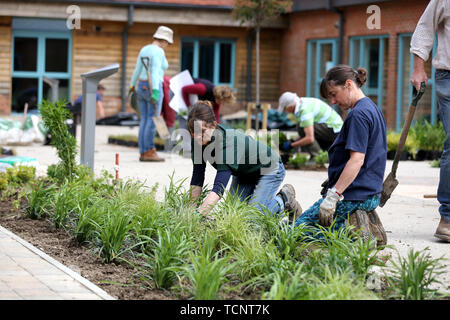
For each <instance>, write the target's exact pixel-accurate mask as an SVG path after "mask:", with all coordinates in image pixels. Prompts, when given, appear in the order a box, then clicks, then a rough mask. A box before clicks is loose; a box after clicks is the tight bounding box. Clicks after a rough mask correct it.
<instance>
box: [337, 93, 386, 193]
mask: <svg viewBox="0 0 450 320" xmlns="http://www.w3.org/2000/svg"><path fill="white" fill-rule="evenodd" d="M350 150H352V151H356V152H361V153H364V154H365V158H364V164H363V165H362V167H361V169H360V171H359V173H358V175H357V176H356V178H355V180H354V181H353V182H352V183H351V184H350V185H349V186H348V187H347V189H346V190H345V191H344V193H343V196H344V201H345V200H367V199H369V198H370V197H372V196H374V195H376V194H379V193H381V190H382V189H383V178H384V171H385V169H386V152H387V150H386V121H385V119H384V117H383V113H382V112H381V110H380V109H379V108H378V107H377V105H376V104H375V103H373V101H372V100H370V99H369V98H367V97H365V98H362V99H360V100H358V101H357V102H356V104H355V106H354V107H353V109H352V111H351V112H349V113H348V115H347V117H346V119H345V121H344V124H343V126H342V129H341V132H340V133H339V135H338V136H337V138H336V140H335V141H334V143H333V144H332V146H331V147H330V149H329V150H328V157H329V163H330V165H329V167H328V181H329V183H328V187H329V188H331V187H333V186H334V185H335V184H336V182H337V181H338V179H339V176H340V175H341V173H342V171H343V170H344V167H345V165H346V164H347V161H348V160H349V159H350Z"/></svg>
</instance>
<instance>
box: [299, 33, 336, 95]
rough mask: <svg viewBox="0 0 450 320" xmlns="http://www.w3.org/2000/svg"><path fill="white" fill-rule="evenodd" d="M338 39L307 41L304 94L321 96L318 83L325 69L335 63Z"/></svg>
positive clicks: (325, 71)
mask: <svg viewBox="0 0 450 320" xmlns="http://www.w3.org/2000/svg"><path fill="white" fill-rule="evenodd" d="M337 41H338V39H318V40H309V41H308V65H307V79H306V94H307V96H308V97H315V98H319V99H320V98H321V96H320V83H321V81H322V78H323V77H324V76H325V74H326V73H327V71H328V70H329V69H331V68H332V67H334V66H335V65H336V64H337Z"/></svg>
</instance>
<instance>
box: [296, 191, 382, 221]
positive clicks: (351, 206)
mask: <svg viewBox="0 0 450 320" xmlns="http://www.w3.org/2000/svg"><path fill="white" fill-rule="evenodd" d="M323 199H325V198H322V199H320V200H318V201H316V202H315V203H314V204H313V205H312V206H311V207H310V208H308V210H306V211H305V212H303V214H302V215H301V216H300V217H298V218H297V220H295V225H294V226H295V227H298V226H299V225H300V224H306V225H308V226H313V227H314V226H317V225H318V224H319V208H320V204H321V203H322V201H323ZM379 204H380V195H375V196H372V197H370V198H369V199H367V200H365V201H351V200H350V201H346V200H343V201H339V202H338V203H337V205H336V212H335V213H334V219H336V223H335V224H334V225H333V227H332V228H331V230H339V229H341V228H343V227H345V220H346V219H347V218H348V217H349V215H350V214H352V213H353V212H355V211H356V210H363V211H366V212H370V211H372V210H375V208H376V207H378V205H379Z"/></svg>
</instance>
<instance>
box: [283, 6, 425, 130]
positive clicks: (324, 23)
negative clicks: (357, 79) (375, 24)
mask: <svg viewBox="0 0 450 320" xmlns="http://www.w3.org/2000/svg"><path fill="white" fill-rule="evenodd" d="M374 4H377V5H378V6H379V7H380V9H381V29H379V30H369V29H368V28H367V25H366V21H367V18H368V17H369V16H370V15H369V14H367V13H366V9H367V6H353V7H346V8H343V12H344V17H345V22H344V41H343V63H348V61H349V37H352V36H367V35H381V34H383V35H388V36H389V39H388V42H387V46H386V50H387V61H385V62H384V63H385V67H386V70H387V74H385V81H386V83H384V85H383V87H385V88H386V89H385V91H384V95H385V98H384V105H383V109H384V112H385V114H384V115H385V118H386V122H387V125H388V127H389V128H393V127H394V126H395V117H396V89H397V67H398V65H397V60H398V58H397V57H398V48H397V47H398V34H400V33H407V32H414V29H415V27H416V24H417V21H418V20H419V18H420V16H421V15H422V13H423V11H424V10H425V8H426V6H427V4H428V1H424V0H398V1H390V2H382V3H376V2H374ZM338 18H339V16H338V15H337V14H336V13H333V12H330V11H328V10H317V11H310V12H299V13H294V14H292V16H291V20H290V27H289V29H288V30H287V31H286V32H285V34H284V36H283V39H282V47H281V55H282V59H281V61H282V63H281V69H280V94H281V93H282V92H284V91H287V90H289V91H294V92H297V94H299V95H304V94H305V91H306V77H307V74H306V73H307V72H306V70H307V69H306V68H307V65H306V64H307V41H308V40H309V39H317V38H331V37H338V29H337V28H336V27H335V24H336V23H337V22H338Z"/></svg>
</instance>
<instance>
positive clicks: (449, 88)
mask: <svg viewBox="0 0 450 320" xmlns="http://www.w3.org/2000/svg"><path fill="white" fill-rule="evenodd" d="M435 79H436V95H437V98H438V105H439V117H440V119H441V121H442V125H443V126H444V130H445V134H446V139H445V142H444V150H443V152H442V156H441V170H440V176H439V187H438V192H437V198H438V200H439V203H440V204H441V206H440V207H439V213H440V214H441V217H442V218H444V219H446V220H450V71H448V70H436V75H435Z"/></svg>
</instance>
